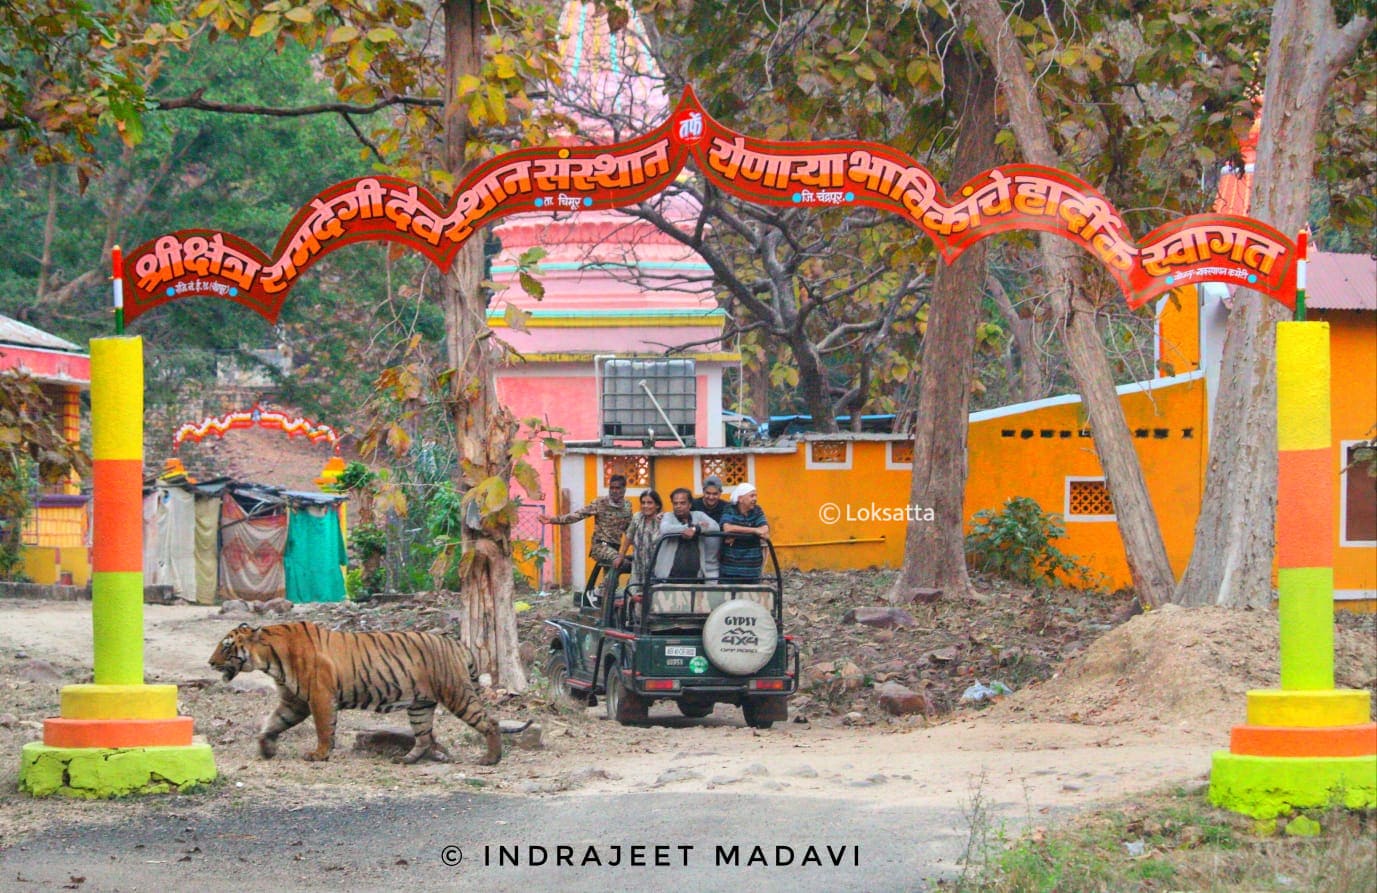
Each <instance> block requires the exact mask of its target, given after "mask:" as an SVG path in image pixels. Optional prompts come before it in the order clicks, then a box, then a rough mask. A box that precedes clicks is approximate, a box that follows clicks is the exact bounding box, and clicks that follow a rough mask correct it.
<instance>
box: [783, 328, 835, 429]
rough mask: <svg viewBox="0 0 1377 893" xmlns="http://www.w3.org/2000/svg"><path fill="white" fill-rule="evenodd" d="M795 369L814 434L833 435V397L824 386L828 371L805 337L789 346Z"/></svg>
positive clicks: (799, 338)
mask: <svg viewBox="0 0 1377 893" xmlns="http://www.w3.org/2000/svg"><path fill="white" fill-rule="evenodd" d="M789 346H790V347H791V348H792V349H793V353H794V365H795V368H797V369H798V389H799V393H800V394H801V395H802V396H803V401H804V406H805V408H806V409H807V410H808V414H809V415H811V416H812V417H813V430H814V431H818V432H825V433H832V432H835V431H836V430H837V417H836V415H835V414H834V413H833V412H832V395H831V393H830V388H829V387H828V385H827V367H826V366H825V365H824V364H823V362H822V358H821V357H819V356H818V353H817V350H816V349H815V348H814V347H813V345H812V343H811V342H809V341H808V338H807V336H806V335H803V336H800V337H798V338H794V339H792V343H791V344H790V345H789Z"/></svg>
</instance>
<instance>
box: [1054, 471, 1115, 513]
mask: <svg viewBox="0 0 1377 893" xmlns="http://www.w3.org/2000/svg"><path fill="white" fill-rule="evenodd" d="M1063 514H1064V515H1065V516H1066V520H1068V521H1113V520H1114V519H1115V518H1114V500H1112V499H1110V498H1109V488H1108V487H1106V486H1105V482H1104V478H1067V479H1066V511H1065V512H1064V513H1063Z"/></svg>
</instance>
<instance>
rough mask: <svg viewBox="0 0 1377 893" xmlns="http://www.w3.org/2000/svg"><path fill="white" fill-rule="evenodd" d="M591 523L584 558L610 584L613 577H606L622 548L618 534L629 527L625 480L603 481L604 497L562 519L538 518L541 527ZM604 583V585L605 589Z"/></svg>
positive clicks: (561, 516)
mask: <svg viewBox="0 0 1377 893" xmlns="http://www.w3.org/2000/svg"><path fill="white" fill-rule="evenodd" d="M590 517H591V518H592V519H593V545H592V546H591V547H590V548H589V549H588V555H589V557H590V558H592V559H593V560H594V561H596V562H597V563H598V565H599V566H600V567H602V569H603V572H604V573H606V574H607V580H608V581H609V583H613V584H614V585H615V583H614V581H615V575H614V574H612V573H610V571H611V569H612V566H613V565H614V564H615V563H616V561H617V550H618V549H619V548H620V547H621V544H622V534H623V533H626V529H627V528H628V527H629V526H631V503H630V502H629V501H628V500H627V498H626V476H625V475H620V474H614V475H612V477H610V478H608V480H607V495H606V496H599V497H598V498H597V499H595V500H593V501H592V502H590V503H588V504H587V505H585V506H584V507H583V508H581V509H577V510H575V511H572V512H569V513H568V514H566V515H541V516H540V521H541V523H542V524H575V523H577V522H579V521H582V520H583V519H584V518H590ZM607 585H608V583H604V586H607Z"/></svg>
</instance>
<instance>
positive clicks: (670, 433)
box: [600, 359, 698, 446]
mask: <svg viewBox="0 0 1377 893" xmlns="http://www.w3.org/2000/svg"><path fill="white" fill-rule="evenodd" d="M601 380H602V394H601V395H600V398H601V400H602V404H601V407H600V409H601V416H602V441H603V444H604V445H607V446H611V445H612V443H613V442H614V441H619V440H620V441H626V440H639V441H641V442H642V443H643V444H645V445H647V446H649V445H652V444H654V443H656V442H663V441H669V442H672V443H674V444H675V445H676V446H677V445H678V442H679V441H678V439H676V438H675V436H674V435H675V433H677V434H678V435H679V438H681V439H682V440H683V441H684V444H685V445H686V446H693V445H694V435H695V433H696V432H695V429H694V425H695V418H696V416H697V412H698V388H697V378H696V376H695V373H694V363H693V360H667V359H606V360H603V363H602V376H601ZM671 425H672V426H673V429H672V430H671V428H670V426H671Z"/></svg>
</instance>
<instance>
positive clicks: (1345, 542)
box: [1339, 440, 1377, 549]
mask: <svg viewBox="0 0 1377 893" xmlns="http://www.w3.org/2000/svg"><path fill="white" fill-rule="evenodd" d="M1366 442H1367V441H1364V440H1341V441H1339V470H1340V474H1339V546H1340V548H1345V549H1372V548H1377V540H1351V539H1349V538H1348V470H1347V469H1345V468H1344V466H1345V465H1347V464H1348V448H1349V447H1352V446H1357V445H1358V444H1360V443H1366Z"/></svg>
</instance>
